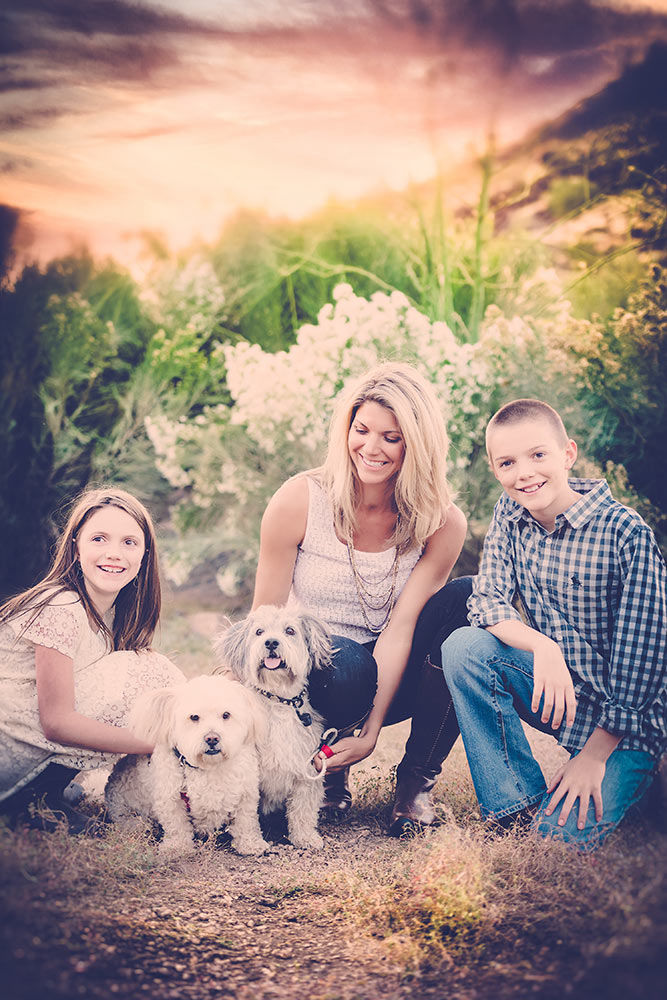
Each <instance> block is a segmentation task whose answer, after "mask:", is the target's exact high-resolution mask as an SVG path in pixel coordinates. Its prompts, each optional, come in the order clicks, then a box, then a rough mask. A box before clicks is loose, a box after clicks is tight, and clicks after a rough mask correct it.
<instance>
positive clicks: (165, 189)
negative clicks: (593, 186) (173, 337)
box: [0, 0, 667, 266]
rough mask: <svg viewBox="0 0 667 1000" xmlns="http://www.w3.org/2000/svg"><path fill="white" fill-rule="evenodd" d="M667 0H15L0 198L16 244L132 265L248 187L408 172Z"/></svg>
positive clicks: (656, 30)
mask: <svg viewBox="0 0 667 1000" xmlns="http://www.w3.org/2000/svg"><path fill="white" fill-rule="evenodd" d="M654 38H663V39H665V38H667V0H652V2H649V0H646V2H644V0H627V2H623V0H190V2H186V3H184V2H183V0H159V2H158V0H155V2H154V0H3V3H2V6H1V8H0V185H1V186H0V203H2V204H5V205H9V206H11V207H12V208H14V209H17V210H19V212H20V220H21V223H20V229H19V250H20V251H21V252H22V253H24V254H26V255H28V256H35V257H39V258H42V259H45V258H48V257H50V256H53V255H55V254H58V253H62V252H66V251H67V250H68V249H70V248H71V247H72V246H73V245H74V244H76V243H77V242H81V241H85V242H86V243H87V244H88V245H89V246H90V247H91V249H92V250H93V251H94V252H95V253H96V254H100V255H103V254H112V255H113V256H115V257H116V258H117V259H118V260H119V261H121V262H122V263H127V264H128V266H131V264H132V261H133V260H134V259H135V258H136V255H137V253H138V251H139V248H140V246H141V245H142V244H141V239H140V236H139V234H140V233H141V232H143V231H151V232H156V233H159V234H161V235H162V236H163V238H164V239H166V241H167V242H168V244H169V245H170V246H171V247H172V249H174V250H178V249H180V248H183V247H185V246H188V245H190V244H191V243H192V242H193V241H196V240H202V239H203V240H205V241H212V240H214V239H215V238H216V236H218V235H219V233H220V231H221V228H222V226H223V224H224V222H225V220H226V219H227V218H229V217H230V216H231V215H233V214H234V213H235V212H236V211H238V210H239V209H241V208H249V209H253V210H260V211H264V212H267V213H269V214H271V215H273V216H288V217H290V218H299V217H302V216H305V215H307V214H309V213H310V212H312V211H314V210H316V209H318V208H319V207H321V206H322V205H324V204H326V203H327V202H328V201H330V200H331V199H335V200H338V201H344V200H347V199H355V198H358V197H361V196H363V195H365V194H369V193H374V192H377V191H383V190H387V189H391V190H401V189H403V188H405V187H406V186H408V185H409V184H410V183H411V182H420V181H424V180H427V179H428V178H430V177H432V176H433V175H434V174H435V173H436V171H437V170H439V169H441V170H445V171H446V170H447V169H448V168H450V167H452V166H453V165H456V164H458V163H461V162H463V161H465V160H467V159H470V158H471V157H472V156H473V155H474V154H475V153H479V152H481V151H483V149H484V147H485V144H486V142H487V138H488V135H489V132H490V130H493V132H494V135H495V137H496V142H497V143H498V144H500V145H503V144H505V143H509V142H512V141H514V140H516V139H518V138H520V137H521V136H522V135H524V134H525V133H526V132H527V131H528V130H529V129H531V128H533V127H535V126H536V125H538V124H540V123H542V122H544V121H546V120H548V119H550V118H553V117H555V116H557V115H558V114H561V113H562V112H563V111H565V110H566V109H567V108H569V107H570V106H571V105H572V104H574V103H575V102H576V101H578V100H579V99H581V98H582V97H584V96H587V95H588V94H591V93H594V92H596V91H597V90H599V89H600V88H601V87H602V86H603V85H604V84H605V83H606V82H608V81H609V80H610V79H613V78H614V77H615V76H617V75H618V73H619V72H620V71H621V70H622V68H623V66H624V65H626V64H627V63H628V62H629V61H632V60H636V59H638V58H640V57H641V55H642V54H643V52H644V51H645V49H646V47H647V45H648V44H649V43H650V41H651V40H652V39H654Z"/></svg>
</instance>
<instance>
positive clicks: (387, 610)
mask: <svg viewBox="0 0 667 1000" xmlns="http://www.w3.org/2000/svg"><path fill="white" fill-rule="evenodd" d="M346 544H347V556H348V559H349V560H350V567H351V569H352V576H353V578H354V586H355V587H356V590H357V597H358V599H359V607H360V608H361V614H362V615H363V619H364V621H365V623H366V628H367V629H368V631H369V632H372V633H373V635H379V634H380V632H382V630H383V629H384V628H385V626H386V625H387V622H388V621H389V619H390V617H391V613H392V611H393V610H394V604H395V603H396V576H397V574H398V546H396V549H395V553H394V561H393V562H392V564H391V566H390V567H389V569H388V570H387V572H386V573H385V574H384V576H383V577H381V578H380V579H379V580H374V581H370V580H367V579H366V577H365V576H362V574H361V573H360V572H359V570H358V568H357V564H356V561H355V558H354V549H353V547H352V542H351V541H350V540H349V539H348V541H347V543H346ZM369 612H372V613H373V614H374V615H375V614H377V613H379V614H380V615H382V619H381V621H379V622H378V621H376V622H372V621H371V619H370V617H369Z"/></svg>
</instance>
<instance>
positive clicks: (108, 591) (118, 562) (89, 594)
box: [0, 488, 183, 833]
mask: <svg viewBox="0 0 667 1000" xmlns="http://www.w3.org/2000/svg"><path fill="white" fill-rule="evenodd" d="M159 615H160V580H159V574H158V557H157V549H156V543H155V532H154V529H153V525H152V523H151V519H150V515H149V514H148V512H147V510H146V509H145V508H144V506H143V505H142V504H141V503H140V502H139V501H138V500H136V499H135V498H134V497H133V496H131V495H130V494H129V493H126V492H125V491H123V490H117V489H113V488H110V489H109V488H103V489H96V490H91V491H88V492H86V493H85V494H84V495H83V496H82V497H81V499H80V500H79V502H78V503H77V504H76V506H75V507H74V509H73V510H72V513H71V515H70V517H69V520H68V522H67V526H66V528H65V531H64V533H63V536H62V538H61V540H60V542H59V545H58V548H57V551H56V555H55V559H54V562H53V565H52V567H51V569H50V571H49V572H48V573H47V575H46V576H45V578H44V579H43V580H42V581H41V582H40V583H38V584H36V585H35V586H34V587H32V588H30V590H28V591H26V592H25V593H23V594H20V595H19V596H17V597H14V598H13V599H11V600H9V601H7V602H6V603H5V604H4V605H3V606H2V607H0V809H2V811H3V812H6V813H9V814H10V815H13V816H16V815H18V814H20V813H21V812H22V811H23V810H24V809H25V808H26V806H27V804H28V803H29V802H30V801H32V800H34V799H36V798H38V797H40V796H42V795H45V796H46V802H47V804H48V805H49V806H50V808H51V809H52V810H58V811H60V812H63V813H65V815H66V816H67V818H68V823H69V828H70V831H71V832H73V833H78V832H81V831H82V830H83V829H84V827H85V826H86V817H83V816H82V815H81V814H79V813H76V812H74V810H72V809H71V808H70V807H69V806H68V805H67V803H66V802H65V801H64V799H63V796H62V793H63V790H64V788H65V786H66V785H67V784H68V783H69V782H70V780H71V779H72V778H73V776H74V775H75V774H76V773H77V772H78V771H81V770H85V769H88V768H95V767H100V766H104V765H110V764H112V763H113V762H114V761H115V760H116V758H117V755H120V754H126V753H133V754H148V753H151V752H152V750H153V747H152V746H151V745H150V744H148V743H146V742H145V741H144V740H140V739H137V738H136V737H135V736H133V735H132V733H130V731H129V730H128V729H126V728H125V725H124V724H125V718H126V715H127V712H128V710H129V708H130V707H131V705H132V704H133V702H134V700H135V699H136V697H137V695H138V694H140V693H141V692H142V691H145V690H150V689H153V688H159V687H166V686H168V685H169V684H173V683H177V682H178V681H182V680H183V675H182V673H181V671H180V670H179V669H178V668H177V667H175V666H174V665H173V664H172V663H171V662H170V661H169V660H168V659H167V658H166V657H164V656H162V655H161V654H159V653H156V652H154V651H153V650H151V648H150V643H151V640H152V638H153V634H154V632H155V628H156V626H157V623H158V619H159ZM37 822H39V821H38V820H37Z"/></svg>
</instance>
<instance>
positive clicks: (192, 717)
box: [190, 715, 199, 722]
mask: <svg viewBox="0 0 667 1000" xmlns="http://www.w3.org/2000/svg"><path fill="white" fill-rule="evenodd" d="M190 722H199V716H198V715H191V716H190Z"/></svg>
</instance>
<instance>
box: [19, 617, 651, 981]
mask: <svg viewBox="0 0 667 1000" xmlns="http://www.w3.org/2000/svg"><path fill="white" fill-rule="evenodd" d="M215 624H216V616H215V615H213V614H209V613H204V614H203V615H201V616H200V617H197V618H196V620H195V616H194V615H191V616H190V618H189V620H188V628H189V629H190V630H191V633H199V634H200V635H201V636H207V635H208V634H210V633H211V631H212V630H213V629H214V627H215ZM170 638H171V637H170ZM407 733H408V725H407V723H402V724H400V725H398V726H393V727H390V728H388V729H387V730H384V731H383V733H382V735H381V739H380V742H379V744H378V747H377V749H376V751H375V753H374V754H373V756H372V758H371V759H370V761H365V762H363V763H362V764H361V765H359V766H358V767H357V768H355V769H354V771H353V781H352V784H353V790H354V791H355V808H354V809H353V811H352V814H351V816H350V818H349V819H348V820H347V821H346V822H344V823H342V824H335V823H323V824H322V826H321V829H322V833H323V835H324V840H325V846H324V849H323V850H322V851H320V852H316V851H300V850H296V849H294V848H293V847H292V846H291V845H289V844H288V843H287V842H286V841H285V840H284V839H281V837H280V831H279V829H277V828H274V829H273V830H272V831H271V833H270V836H271V838H272V839H273V841H274V849H273V851H272V852H271V853H270V854H267V855H265V856H263V857H261V858H242V857H239V856H238V855H236V854H235V853H234V852H233V851H232V850H231V849H230V848H229V847H228V846H224V845H223V846H221V847H220V848H219V849H212V848H211V849H209V848H208V847H207V848H205V849H203V850H201V851H199V852H198V855H197V856H196V857H193V858H188V859H184V860H179V861H177V862H171V863H169V864H155V865H154V866H153V867H150V865H149V866H148V867H146V865H144V867H143V868H142V867H141V866H139V867H138V869H137V872H136V874H133V872H132V867H131V865H130V864H128V861H127V857H126V856H123V857H121V853H122V844H121V843H120V841H117V842H114V841H111V844H112V847H111V849H110V848H109V845H108V843H106V842H105V843H98V842H94V841H93V842H90V843H89V844H88V845H86V847H85V850H84V848H83V847H80V848H79V847H75V848H72V845H71V840H72V838H67V836H66V835H65V834H64V833H63V834H62V836H61V837H60V840H59V839H58V837H59V835H58V834H52V835H49V834H42V833H37V832H30V833H24V834H22V836H23V837H27V838H30V840H29V841H27V842H25V844H24V845H22V844H21V843H18V844H17V842H16V840H12V839H11V837H10V838H9V839H8V840H7V841H6V843H8V844H9V848H10V852H11V853H10V854H7V856H6V857H4V858H2V859H0V860H2V862H3V863H2V865H1V866H0V875H2V877H3V879H4V885H3V886H2V887H1V889H0V892H1V902H2V907H3V913H2V921H1V923H0V984H1V985H0V995H1V996H2V997H3V998H4V1000H71V998H79V997H80V998H85V1000H109V998H113V997H119V998H128V1000H134V998H139V997H143V996H150V997H152V998H155V1000H170V998H179V1000H214V998H215V1000H287V998H292V997H295V996H309V997H310V996H312V997H314V998H317V1000H404V998H408V997H410V998H424V1000H505V998H507V1000H510V998H512V1000H519V998H521V1000H523V998H526V997H538V998H540V1000H552V998H553V1000H556V998H559V1000H560V998H562V997H563V996H566V997H567V996H570V997H574V998H575V1000H596V998H598V997H600V998H602V997H604V998H605V1000H630V998H634V997H641V998H642V1000H658V997H660V998H661V1000H662V997H663V996H664V983H665V973H666V971H667V969H666V966H665V961H664V956H665V954H666V953H667V938H665V937H664V929H665V927H667V900H666V899H665V898H664V896H660V895H659V892H660V890H659V888H658V889H656V888H655V887H654V886H653V884H652V882H651V878H650V873H649V875H648V876H646V877H645V876H644V874H642V876H641V880H640V881H637V882H636V883H634V884H636V885H640V886H641V889H640V891H641V892H644V893H653V894H654V897H655V898H653V897H651V899H650V900H649V902H648V903H646V904H644V903H642V901H641V900H640V901H639V902H638V903H637V902H636V901H634V902H633V900H631V899H629V900H628V901H627V904H626V903H624V904H623V905H627V919H626V922H627V925H628V932H627V935H626V934H624V933H623V932H619V931H618V927H619V926H621V927H622V926H624V925H623V922H622V921H621V923H620V925H619V921H618V920H617V921H616V925H615V927H616V930H615V931H614V933H613V934H612V933H611V932H610V933H609V935H608V938H607V937H606V936H605V930H604V923H603V925H602V926H603V930H602V932H599V931H598V930H595V932H594V934H593V936H592V938H591V940H590V941H589V940H588V939H587V938H586V934H587V932H586V931H584V932H583V937H584V938H586V940H582V942H579V941H578V940H577V933H576V931H575V930H572V932H571V934H570V937H569V938H568V939H564V938H563V939H561V938H560V937H558V934H559V933H560V932H559V931H558V928H557V927H556V929H555V930H554V926H555V925H554V926H552V925H550V924H549V921H548V909H549V906H550V901H549V900H548V899H545V901H544V915H543V916H542V915H541V914H540V902H539V899H538V901H537V903H536V902H535V899H531V900H528V902H529V911H527V912H528V917H527V918H526V924H525V926H523V924H522V921H523V913H522V912H521V913H520V915H519V918H518V923H517V927H516V930H514V929H512V931H511V934H513V935H515V936H516V937H515V939H516V950H514V945H513V942H510V944H509V946H508V944H507V940H505V941H504V942H503V943H502V945H501V946H500V945H499V946H498V948H497V949H496V950H495V952H494V947H495V946H494V945H493V942H491V945H490V946H489V943H488V941H487V942H486V944H485V952H484V957H483V960H480V959H479V956H478V955H477V954H476V952H475V944H474V942H473V944H472V946H471V949H470V952H469V954H468V955H466V954H461V955H460V956H459V957H457V958H456V959H451V958H449V959H447V960H440V961H438V962H436V963H434V964H433V965H429V964H428V963H425V964H422V966H421V967H420V968H418V969H417V970H416V969H415V967H414V966H413V967H412V968H411V967H410V965H409V963H408V964H406V962H405V961H404V960H403V961H401V960H400V958H398V959H397V958H396V956H395V953H393V952H392V951H391V949H389V948H387V946H386V941H382V940H380V935H379V934H377V933H376V932H375V931H374V929H373V927H372V926H370V925H369V926H366V925H364V923H363V922H361V923H358V922H357V923H355V896H354V892H349V891H348V880H351V879H357V882H358V880H359V878H360V877H361V878H362V880H363V879H364V878H366V877H367V875H365V874H364V873H371V872H372V871H373V870H374V868H377V870H382V871H388V872H391V871H392V870H397V869H398V868H400V866H401V865H403V866H405V864H406V859H407V862H408V863H409V862H410V859H411V858H412V857H418V855H417V854H415V851H416V846H415V844H414V843H410V842H408V843H402V842H397V841H395V840H393V839H391V838H389V837H387V835H386V825H387V819H388V812H389V804H390V801H391V781H390V778H389V777H388V776H389V775H390V772H391V768H392V766H393V765H395V764H396V763H397V762H398V760H399V759H400V757H401V755H402V747H403V744H404V741H405V739H406V736H407ZM531 742H532V743H533V747H534V750H535V752H536V753H537V756H538V759H540V761H541V763H543V766H544V765H545V762H546V766H545V770H553V769H554V768H555V766H556V763H557V761H558V759H559V757H558V755H559V753H562V751H559V750H558V748H556V747H555V744H554V741H553V740H550V739H549V738H548V737H544V736H542V735H541V734H535V735H534V736H531ZM466 783H467V785H466ZM102 787H103V782H102V780H101V776H98V778H97V781H96V780H94V779H93V780H90V781H89V782H88V794H89V798H94V797H95V795H96V794H99V793H100V791H101V789H102ZM369 788H370V789H375V791H373V793H372V794H371V795H370V805H369V804H368V801H369V793H368V789H369ZM377 789H380V791H379V794H378V791H377ZM438 789H439V792H438V798H439V799H440V800H441V801H445V800H448V801H450V802H452V801H454V799H455V797H456V795H459V796H460V797H462V798H461V801H464V799H465V797H466V796H467V799H468V801H469V802H472V803H474V795H473V794H472V791H471V787H470V781H469V772H468V770H467V765H466V762H465V755H464V753H463V748H462V746H461V742H460V740H459V742H458V743H457V746H456V747H455V748H454V751H453V752H452V754H451V755H450V758H449V759H448V761H447V762H446V765H445V771H444V773H443V776H442V777H441V779H440V781H439V783H438ZM467 808H468V814H467V818H466V819H465V820H464V825H465V824H466V823H470V822H471V820H470V817H471V816H473V812H471V810H470V807H467ZM473 811H474V807H473ZM472 822H473V823H474V817H473V819H472ZM446 823H456V820H455V819H454V818H453V817H452V815H451V810H450V814H449V816H447V817H445V825H446ZM12 836H14V835H12ZM116 836H118V835H117V834H116ZM430 836H433V837H437V836H438V834H437V833H436V834H433V835H430ZM651 836H653V835H652V834H651ZM114 843H117V847H118V860H117V872H116V870H115V869H114V857H113V850H114V847H113V844H114ZM662 843H663V844H664V846H665V848H666V849H667V837H663V838H662ZM22 846H25V847H26V850H22V849H21V848H22ZM142 849H143V852H144V855H145V853H146V847H145V844H144V845H143V847H142ZM641 850H642V845H641V835H635V836H634V840H633V841H632V842H631V846H630V852H629V854H628V856H629V857H630V858H633V857H634V858H635V859H637V858H638V857H640V856H641ZM651 850H652V852H653V855H652V856H655V853H656V848H655V845H653V846H652V848H651ZM77 851H79V854H77ZM110 851H111V861H109V856H110ZM96 852H97V853H96ZM101 852H102V853H104V859H103V860H104V864H105V865H107V869H108V870H107V872H106V874H105V875H104V877H102V876H100V875H99V873H98V872H97V871H96V866H98V865H101V860H100V859H101ZM47 854H48V855H49V857H50V858H51V860H50V861H49V863H45V864H42V863H41V860H40V856H41V857H42V858H43V857H46V855H47ZM79 859H80V860H79ZM539 863H540V862H539V859H538V864H539ZM633 863H635V862H633ZM72 865H74V866H75V867H74V868H72V867H71V866H72ZM68 866H70V867H69V868H68ZM76 866H78V867H76ZM591 871H592V872H593V871H594V869H591ZM579 877H581V876H579ZM350 884H351V883H350ZM520 888H521V887H520V886H519V888H518V889H517V890H516V891H517V892H520ZM617 888H618V887H615V886H610V889H609V891H610V895H611V894H612V893H613V892H614V890H617ZM603 890H604V887H603ZM617 895H618V892H617ZM620 898H623V897H622V896H621V897H620ZM635 904H636V905H635ZM614 906H615V909H616V910H618V904H617V903H616V902H615V903H614ZM642 906H643V909H642ZM633 907H635V908H634V909H633ZM637 907H638V908H637ZM636 913H639V914H640V917H635V915H634V914H636ZM646 913H649V914H650V919H649V920H648V921H647V922H646V923H645V926H639V925H638V924H639V923H641V921H642V920H645V916H641V914H646ZM573 916H574V918H575V923H574V924H573V926H580V927H582V928H585V927H586V925H587V920H589V916H588V914H587V913H586V910H585V906H582V908H581V912H579V913H575V914H573ZM590 919H592V917H590ZM595 919H596V920H599V917H598V916H596V918H595ZM576 922H578V923H576ZM596 926H597V925H596ZM661 935H662V936H661ZM523 948H528V949H529V951H530V954H529V955H528V954H527V955H526V956H523V955H522V949H523Z"/></svg>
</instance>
